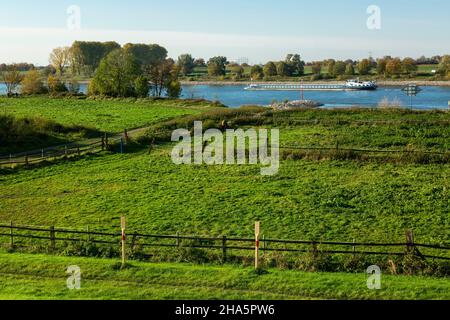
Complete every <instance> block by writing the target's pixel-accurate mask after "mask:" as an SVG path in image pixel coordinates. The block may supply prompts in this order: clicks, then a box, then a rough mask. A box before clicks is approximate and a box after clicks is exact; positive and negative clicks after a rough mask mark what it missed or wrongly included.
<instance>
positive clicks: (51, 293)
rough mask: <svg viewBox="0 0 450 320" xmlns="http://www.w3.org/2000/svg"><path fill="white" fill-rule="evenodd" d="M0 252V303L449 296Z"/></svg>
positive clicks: (431, 284)
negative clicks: (75, 280) (77, 283)
mask: <svg viewBox="0 0 450 320" xmlns="http://www.w3.org/2000/svg"><path fill="white" fill-rule="evenodd" d="M118 263H119V262H118V261H117V260H106V259H92V258H91V259H88V258H66V257H56V256H45V255H29V254H17V253H16V254H11V253H5V252H0V299H10V300H13V299H36V300H39V299H58V300H60V299H145V300H158V299H189V300H193V299H209V300H211V299H238V300H247V299H252V300H255V299H256V300H259V299H262V300H265V299H286V300H292V299H443V300H444V299H449V298H450V290H449V289H450V280H449V279H448V278H447V279H445V278H444V279H440V278H430V277H426V278H424V277H415V276H392V275H383V276H382V289H381V290H368V289H367V285H366V281H367V276H366V275H365V274H364V273H358V274H342V273H303V272H297V271H282V270H275V269H270V270H268V271H269V272H268V273H267V274H264V275H257V274H255V273H254V272H253V271H252V269H251V268H243V267H233V266H228V265H225V266H206V265H203V266H194V265H189V264H168V263H158V264H149V263H138V262H133V263H132V264H131V265H130V266H129V267H128V268H127V269H124V270H118V268H117V266H118V265H119V264H118ZM72 265H77V266H79V267H80V268H81V289H80V290H69V289H68V288H67V286H66V279H67V278H68V274H66V270H67V268H68V267H69V266H72Z"/></svg>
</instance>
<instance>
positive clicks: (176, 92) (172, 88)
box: [167, 80, 182, 99]
mask: <svg viewBox="0 0 450 320" xmlns="http://www.w3.org/2000/svg"><path fill="white" fill-rule="evenodd" d="M181 92H182V88H181V83H180V81H178V80H172V81H170V82H169V83H168V85H167V96H168V97H169V98H172V99H178V98H179V97H180V96H181Z"/></svg>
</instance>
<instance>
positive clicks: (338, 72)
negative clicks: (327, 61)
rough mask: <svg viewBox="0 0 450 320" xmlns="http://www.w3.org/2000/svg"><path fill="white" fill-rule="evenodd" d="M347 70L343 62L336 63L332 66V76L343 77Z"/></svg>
mask: <svg viewBox="0 0 450 320" xmlns="http://www.w3.org/2000/svg"><path fill="white" fill-rule="evenodd" d="M346 69H347V65H346V64H345V62H344V61H337V62H336V64H335V65H334V71H333V73H334V75H335V76H343V75H344V74H345V71H346Z"/></svg>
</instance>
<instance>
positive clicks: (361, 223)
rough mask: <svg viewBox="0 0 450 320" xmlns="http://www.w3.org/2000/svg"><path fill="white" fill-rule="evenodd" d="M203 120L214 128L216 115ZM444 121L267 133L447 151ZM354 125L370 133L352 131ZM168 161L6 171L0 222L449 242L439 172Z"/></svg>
mask: <svg viewBox="0 0 450 320" xmlns="http://www.w3.org/2000/svg"><path fill="white" fill-rule="evenodd" d="M54 103H56V102H54ZM100 105H102V103H100ZM54 110H57V109H56V106H55V109H54ZM188 110H189V109H188ZM55 112H56V111H55ZM233 112H235V111H233ZM238 112H239V111H238ZM61 113H63V114H64V113H65V111H63V112H61ZM209 114H210V115H211V116H215V117H216V118H217V119H222V116H223V111H220V112H215V111H214V112H209ZM232 114H234V113H232ZM449 116H450V115H449V114H448V113H446V112H409V111H401V110H378V111H374V110H347V111H346V110H340V111H336V110H335V111H320V110H314V111H301V112H295V113H292V114H290V115H289V117H288V118H287V120H280V119H286V117H284V118H283V117H278V118H277V119H279V120H276V121H273V122H275V124H273V123H270V124H269V126H272V125H274V126H275V127H279V128H280V132H281V141H280V143H281V145H293V144H296V145H308V146H318V145H331V146H333V145H334V144H335V141H336V139H338V140H339V142H340V144H341V145H343V146H351V147H358V148H361V147H363V148H386V149H391V148H394V149H402V148H405V147H407V146H408V145H412V146H414V147H415V148H419V149H421V148H430V149H432V150H444V151H445V150H448V148H449V141H450V140H449V137H450V134H449V126H448V125H447V126H445V124H442V122H443V121H444V122H445V121H448V120H449ZM54 117H56V118H59V117H63V116H62V115H61V114H59V113H58V112H56V113H55V114H54ZM207 117H210V116H207ZM244 118H245V119H247V116H244ZM236 119H237V118H236ZM251 119H253V118H251ZM256 119H258V121H262V120H261V119H262V118H261V117H259V116H257V118H256ZM299 119H303V120H311V119H318V120H319V122H318V123H317V124H316V125H314V124H302V123H301V122H296V121H298V120H299ZM362 119H364V121H369V122H368V124H361V123H359V124H355V121H358V120H362ZM383 119H384V120H385V121H387V123H384V124H383V123H379V122H377V123H375V124H374V123H372V122H371V121H380V120H383ZM293 120H296V121H293ZM418 120H419V122H418V123H417V121H418ZM420 120H421V122H420ZM121 121H122V120H119V122H121ZM236 121H237V120H236ZM251 121H253V120H250V122H251ZM392 121H393V122H392ZM408 121H409V123H408ZM109 125H110V126H115V125H116V124H115V123H114V122H112V123H110V124H109ZM180 125H181V126H182V124H180ZM170 152H171V145H170V144H160V145H159V146H158V147H157V148H156V149H154V150H153V152H152V153H151V154H150V155H149V154H148V153H147V150H146V149H144V150H139V149H138V150H131V151H130V152H129V153H127V154H123V155H121V154H114V153H105V154H100V155H95V156H86V157H84V158H83V159H80V160H78V161H61V162H59V163H57V164H54V165H51V166H44V167H42V168H31V169H19V170H14V171H11V172H9V173H8V172H7V174H3V175H1V176H0V184H1V186H2V188H1V189H0V221H1V222H9V221H11V220H14V222H16V223H18V224H38V225H50V224H54V225H57V226H61V227H83V228H84V227H86V226H88V225H89V226H91V227H93V228H102V229H104V228H106V229H109V228H117V218H118V217H119V216H120V215H126V216H127V217H128V220H129V224H130V228H136V229H143V230H144V231H147V232H157V233H163V234H164V233H175V232H180V233H182V234H204V235H214V236H219V235H222V234H225V235H228V236H232V235H236V236H251V235H252V224H253V222H254V220H255V219H260V220H261V222H262V224H263V226H264V227H263V230H264V234H265V235H266V236H268V237H283V238H286V237H288V238H294V239H295V238H297V239H322V240H344V241H348V240H352V239H353V238H355V239H358V240H383V241H386V240H395V241H398V240H402V241H403V239H404V231H405V229H413V230H415V232H416V237H417V238H418V241H421V242H432V243H433V242H438V243H448V242H449V241H450V232H449V230H450V203H449V201H450V200H449V199H450V193H449V192H450V165H449V164H448V163H442V164H419V163H414V162H412V163H408V162H406V163H388V162H386V163H385V162H373V161H368V162H364V161H363V162H361V161H346V160H334V161H307V160H284V161H282V162H281V166H280V171H279V174H278V175H276V176H273V177H262V176H261V175H260V167H259V166H225V165H224V166H206V165H202V166H178V165H175V164H173V163H172V161H171V158H170Z"/></svg>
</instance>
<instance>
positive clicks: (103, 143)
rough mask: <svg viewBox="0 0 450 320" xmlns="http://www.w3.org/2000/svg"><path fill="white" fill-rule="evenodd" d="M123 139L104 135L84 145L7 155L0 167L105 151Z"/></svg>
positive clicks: (2, 157) (0, 156)
mask: <svg viewBox="0 0 450 320" xmlns="http://www.w3.org/2000/svg"><path fill="white" fill-rule="evenodd" d="M121 139H123V138H120V137H118V136H116V137H112V138H109V137H108V136H107V135H106V134H105V136H104V137H102V138H101V139H100V140H97V141H93V142H90V143H85V144H77V143H72V144H66V145H61V146H57V147H49V148H43V149H41V150H35V151H32V152H21V153H16V154H9V155H0V166H2V165H16V164H24V165H29V164H34V163H39V162H42V161H46V160H52V159H53V160H54V159H56V158H60V157H67V156H71V155H77V156H80V155H82V154H86V153H90V152H95V151H100V150H102V151H103V150H107V149H108V148H109V146H110V145H111V144H112V143H117V142H118V141H120V140H121Z"/></svg>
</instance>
